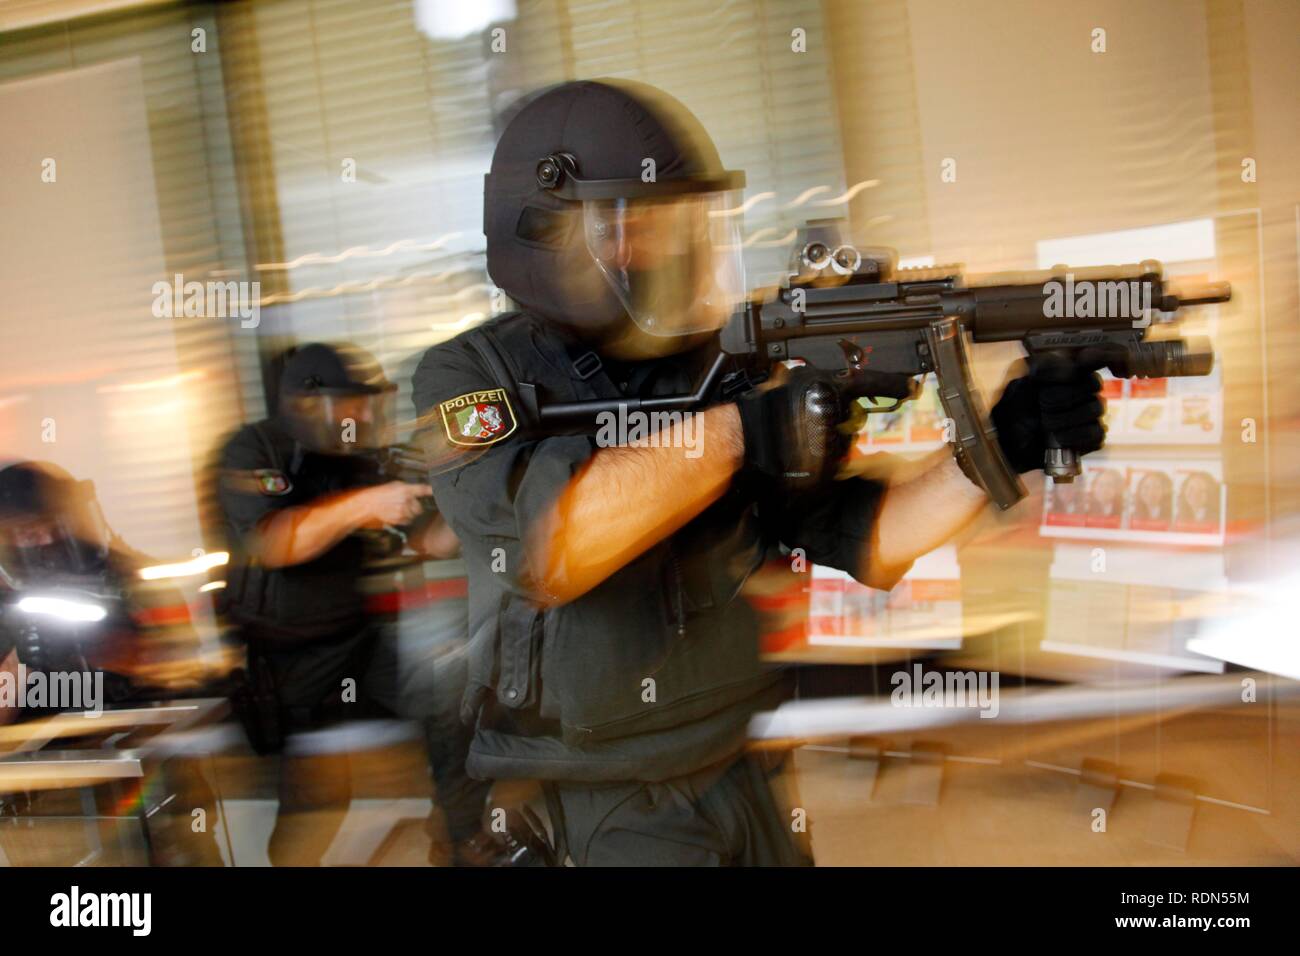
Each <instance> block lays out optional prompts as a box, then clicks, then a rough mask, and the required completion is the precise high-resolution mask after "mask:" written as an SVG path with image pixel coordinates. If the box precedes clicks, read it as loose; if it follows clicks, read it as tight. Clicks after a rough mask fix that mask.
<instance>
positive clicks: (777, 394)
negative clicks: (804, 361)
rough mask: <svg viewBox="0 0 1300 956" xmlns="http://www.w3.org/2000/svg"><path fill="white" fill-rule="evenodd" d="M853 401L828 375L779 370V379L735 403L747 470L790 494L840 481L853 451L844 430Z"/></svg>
mask: <svg viewBox="0 0 1300 956" xmlns="http://www.w3.org/2000/svg"><path fill="white" fill-rule="evenodd" d="M850 404H851V402H850V401H848V400H847V399H846V397H845V396H844V393H843V392H842V391H841V389H839V388H838V387H837V386H836V384H835V382H834V380H833V379H832V378H831V377H830V376H829V375H827V374H826V373H825V372H823V371H821V370H819V369H815V368H812V367H809V366H801V367H799V368H794V369H786V368H785V367H784V366H782V367H780V371H779V372H778V374H777V376H776V377H775V378H774V379H772V380H771V381H770V382H767V383H765V384H764V385H762V386H760V387H759V388H756V389H754V390H753V391H750V392H746V393H745V394H744V395H742V396H740V398H739V399H737V401H736V408H737V410H738V411H739V412H740V425H741V430H742V431H743V433H744V437H745V465H744V467H745V470H747V471H749V472H751V473H757V474H760V475H763V476H765V477H767V478H770V479H773V480H775V481H776V482H778V483H779V484H780V485H781V486H782V487H784V488H785V489H787V490H790V491H808V490H811V489H814V488H817V487H819V486H820V485H822V484H824V483H825V482H828V481H830V480H831V479H833V478H834V477H835V473H836V472H837V471H838V470H839V465H840V461H841V459H843V457H844V455H845V454H846V453H847V452H848V449H849V433H850V431H851V429H850V428H846V427H842V426H843V425H844V422H845V420H846V419H847V418H848V414H849V406H850Z"/></svg>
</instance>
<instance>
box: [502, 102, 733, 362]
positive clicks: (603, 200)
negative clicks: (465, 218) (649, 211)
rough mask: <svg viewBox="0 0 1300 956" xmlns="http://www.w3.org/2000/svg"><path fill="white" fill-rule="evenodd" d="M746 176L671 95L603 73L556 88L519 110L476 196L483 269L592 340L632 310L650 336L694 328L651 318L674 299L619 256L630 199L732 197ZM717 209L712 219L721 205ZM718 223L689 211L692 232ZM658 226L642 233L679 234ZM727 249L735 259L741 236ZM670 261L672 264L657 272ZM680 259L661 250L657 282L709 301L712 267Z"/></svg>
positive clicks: (520, 298) (527, 304)
mask: <svg viewBox="0 0 1300 956" xmlns="http://www.w3.org/2000/svg"><path fill="white" fill-rule="evenodd" d="M744 183H745V176H744V173H740V172H729V171H727V170H724V169H723V167H722V162H721V160H720V159H719V157H718V151H717V149H716V148H715V147H714V145H713V142H712V140H711V139H710V138H709V135H708V133H707V132H706V131H705V130H704V127H703V126H702V125H701V124H700V122H699V121H698V120H697V119H696V118H695V117H694V116H693V115H691V113H690V112H689V111H688V110H687V109H686V108H685V107H684V106H682V104H681V103H679V102H677V101H676V100H675V99H673V98H672V97H670V96H668V95H667V94H665V93H663V92H661V91H659V90H657V89H655V88H653V87H650V86H646V85H645V84H641V83H628V82H623V81H617V82H616V81H611V80H601V81H581V82H573V83H564V84H561V85H559V86H556V87H552V88H550V89H548V90H546V91H543V92H542V93H539V94H537V95H535V96H534V97H533V98H532V99H530V100H529V101H528V102H527V103H526V104H525V105H524V106H523V107H522V108H521V109H520V110H519V111H518V112H517V113H516V115H515V116H514V118H513V119H512V120H511V121H510V122H509V124H508V125H507V126H506V129H505V132H504V133H503V134H502V136H501V140H500V142H498V143H497V148H496V152H495V154H494V155H493V157H492V168H491V172H489V173H488V175H487V177H486V182H485V188H484V202H483V207H484V208H483V231H484V233H485V234H486V236H487V266H488V273H489V274H490V275H491V277H492V279H493V281H494V282H495V283H496V284H497V285H498V286H499V287H500V288H502V289H503V290H504V291H505V292H506V293H507V294H508V295H509V296H510V297H511V298H512V299H514V300H515V301H516V302H518V303H519V304H520V305H521V306H522V307H523V308H525V309H527V310H529V311H530V312H534V313H536V314H538V315H541V316H543V317H546V318H549V319H552V320H554V321H556V322H559V323H562V324H564V325H567V326H569V327H571V328H573V329H574V330H576V331H578V332H579V333H581V334H583V335H585V336H587V337H590V338H596V339H599V338H602V337H604V336H606V335H607V334H609V333H610V332H611V331H612V330H614V329H616V328H618V327H620V326H625V325H626V318H627V316H628V315H631V317H632V318H633V319H634V320H636V321H637V323H638V325H641V326H642V327H643V329H644V330H645V331H647V332H649V333H650V334H652V335H680V334H683V333H684V332H690V331H695V330H693V329H682V328H680V327H671V326H669V325H665V324H664V323H663V318H662V316H660V317H658V318H656V316H655V315H654V314H653V313H654V312H655V308H654V306H655V305H656V304H657V305H658V309H659V311H661V312H666V311H669V310H670V309H672V310H675V311H680V310H679V309H675V306H676V305H677V303H667V302H665V301H663V300H662V296H661V297H660V300H659V301H658V302H657V303H656V302H654V301H651V300H650V299H648V298H647V296H646V295H645V290H646V289H647V288H649V287H650V286H649V285H648V284H646V283H644V282H643V283H642V284H641V285H640V287H639V288H638V285H637V276H638V263H637V262H635V261H632V260H633V257H632V256H630V255H624V256H623V260H622V261H619V254H620V250H622V251H624V252H625V251H626V250H627V248H628V247H629V246H630V245H631V244H632V240H631V238H629V237H625V235H624V233H623V231H622V230H623V228H624V227H625V226H630V224H631V223H632V221H633V219H634V218H635V215H629V206H630V205H631V206H638V205H639V206H640V208H641V209H642V210H644V209H645V206H646V204H649V203H655V204H659V205H657V206H656V207H655V208H656V209H658V210H660V211H662V210H663V209H664V207H667V206H677V207H680V206H681V205H682V201H683V200H687V199H703V198H706V197H727V198H728V199H731V200H734V199H735V196H736V193H738V191H739V190H740V189H741V188H743V186H744ZM668 200H673V201H674V202H667V201H668ZM715 206H716V207H717V211H708V212H707V215H708V216H709V217H715V216H717V215H718V212H719V211H723V210H721V207H720V205H719V204H715ZM700 208H701V210H703V207H702V206H701V207H700ZM728 216H729V217H730V218H724V219H717V220H716V221H717V222H718V223H719V224H721V225H725V226H727V227H728V228H734V229H735V230H736V231H738V227H739V217H738V216H736V215H735V210H734V209H733V210H731V211H730V212H729V213H728ZM679 218H680V217H679ZM714 221H715V220H714V219H713V218H704V211H701V212H700V214H699V215H698V216H695V217H694V218H693V219H692V222H693V224H694V226H692V228H695V227H698V228H699V229H700V233H699V235H697V236H695V238H697V239H699V238H712V237H711V236H707V234H706V233H704V232H703V230H704V229H707V227H708V226H709V224H710V223H711V222H714ZM655 225H656V227H657V228H656V231H655V233H654V235H655V237H656V238H655V239H653V240H650V241H652V242H654V243H655V244H656V245H658V246H662V245H663V243H662V242H660V241H659V237H660V236H662V235H665V234H672V235H682V234H684V233H685V232H686V231H687V230H686V228H684V227H682V224H681V223H680V222H678V221H677V220H673V221H672V222H670V223H668V225H667V228H665V226H664V224H663V223H656V224H655ZM631 228H635V227H631ZM642 235H644V232H643V233H642ZM637 241H642V242H644V241H646V240H645V239H644V238H642V239H638V240H637ZM697 245H699V243H697ZM709 248H719V249H721V248H722V244H719V243H715V244H714V245H713V246H710V247H709ZM607 251H608V254H607ZM727 253H728V255H730V256H731V257H732V261H734V262H739V242H738V239H737V240H736V242H735V244H734V249H733V248H731V245H730V244H728V245H727ZM666 258H667V259H668V260H670V261H669V262H668V267H667V268H666V269H665V268H660V266H661V265H662V264H663V263H664V261H665V259H666ZM684 262H686V256H685V255H683V254H682V253H681V251H680V250H678V251H675V252H673V253H669V254H668V255H667V256H665V255H663V254H657V255H656V256H655V263H656V264H655V267H654V268H655V269H656V270H658V272H659V274H660V275H661V276H662V277H663V281H661V282H660V283H659V285H658V288H659V289H660V290H662V289H663V288H664V287H666V286H667V285H668V283H669V282H671V284H672V285H673V287H675V288H685V289H686V290H687V294H690V295H692V296H693V298H694V299H697V300H698V299H701V298H707V294H705V293H701V292H700V291H699V289H698V287H699V286H700V283H698V282H695V281H694V279H695V277H696V275H705V274H706V273H708V272H709V270H708V269H701V268H696V269H694V270H693V272H692V270H690V269H687V268H684V267H683V265H682V263H684ZM647 272H648V270H642V271H641V272H640V273H639V274H640V275H642V276H644V275H646V274H647ZM741 284H742V285H743V278H742V279H741ZM741 294H743V289H742V290H741ZM643 320H644V321H643ZM656 321H659V322H660V325H659V327H658V328H655V327H654V323H655V322H656Z"/></svg>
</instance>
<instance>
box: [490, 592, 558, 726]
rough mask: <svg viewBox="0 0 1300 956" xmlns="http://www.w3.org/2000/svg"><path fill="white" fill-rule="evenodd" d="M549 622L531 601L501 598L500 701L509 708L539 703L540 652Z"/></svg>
mask: <svg viewBox="0 0 1300 956" xmlns="http://www.w3.org/2000/svg"><path fill="white" fill-rule="evenodd" d="M545 618H546V615H545V612H544V611H543V610H542V609H541V608H539V607H538V606H537V605H535V604H533V603H532V602H531V601H528V600H526V599H524V598H521V597H518V596H517V595H513V594H509V593H506V594H503V595H502V596H501V612H500V614H499V615H498V616H497V619H498V621H499V622H500V624H499V631H498V654H499V662H500V673H499V675H498V678H497V700H499V701H500V702H501V703H502V704H503V705H505V706H506V707H509V708H512V709H518V708H521V707H528V706H531V705H532V704H533V703H535V702H536V697H537V669H538V656H539V654H538V651H539V647H540V644H541V640H542V632H543V629H544V627H545Z"/></svg>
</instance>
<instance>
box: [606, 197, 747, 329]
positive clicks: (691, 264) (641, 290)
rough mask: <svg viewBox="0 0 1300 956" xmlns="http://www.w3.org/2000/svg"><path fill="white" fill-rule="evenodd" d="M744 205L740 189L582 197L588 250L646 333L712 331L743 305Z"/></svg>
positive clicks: (630, 314)
mask: <svg viewBox="0 0 1300 956" xmlns="http://www.w3.org/2000/svg"><path fill="white" fill-rule="evenodd" d="M740 203H741V196H740V192H739V190H729V191H725V192H710V193H695V194H687V195H683V196H674V197H672V198H669V199H656V200H648V199H604V200H588V201H586V202H584V203H583V210H582V211H583V233H584V237H585V239H586V243H587V251H588V252H589V253H590V254H591V257H592V259H594V260H595V262H596V265H597V266H598V267H599V269H600V272H601V274H602V275H603V276H604V277H605V280H606V282H608V283H609V285H610V286H611V287H612V288H613V290H614V293H615V295H617V296H618V299H619V301H620V302H621V303H622V304H623V307H624V309H626V310H627V314H628V315H629V316H630V317H631V319H632V321H633V322H635V323H636V325H637V326H638V327H639V328H640V329H641V330H642V331H643V332H645V333H647V334H649V335H655V336H664V337H674V336H683V335H695V334H698V333H701V332H712V331H715V330H717V329H719V328H721V327H722V325H723V324H724V323H725V322H726V321H727V319H728V318H729V317H730V316H731V314H732V313H733V312H734V311H735V310H736V309H737V308H738V307H739V306H740V305H741V303H742V302H743V301H744V298H745V269H744V260H743V258H742V254H741V235H740V229H741V215H740Z"/></svg>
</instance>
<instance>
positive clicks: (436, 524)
mask: <svg viewBox="0 0 1300 956" xmlns="http://www.w3.org/2000/svg"><path fill="white" fill-rule="evenodd" d="M412 543H413V544H414V545H415V547H416V550H418V551H419V552H420V553H421V554H423V555H425V556H426V557H430V558H433V559H435V560H445V559H447V558H454V557H456V556H457V555H459V554H460V538H458V537H456V532H455V531H452V530H451V525H449V524H447V519H446V518H444V517H443V516H442V515H435V516H434V517H433V520H431V521H430V522H429V523H428V525H427V526H426V527H425V528H424V529H423V530H422V531H421V532H420V534H419V536H418V540H414V541H413V542H412Z"/></svg>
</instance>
